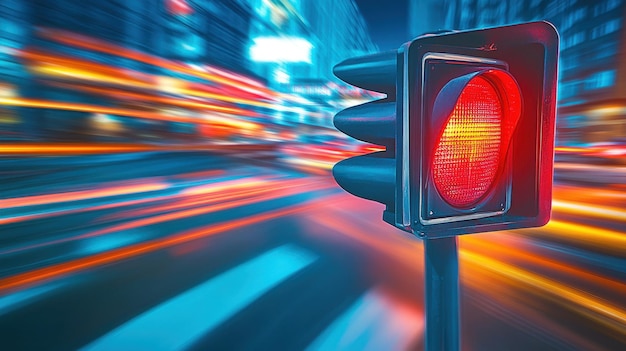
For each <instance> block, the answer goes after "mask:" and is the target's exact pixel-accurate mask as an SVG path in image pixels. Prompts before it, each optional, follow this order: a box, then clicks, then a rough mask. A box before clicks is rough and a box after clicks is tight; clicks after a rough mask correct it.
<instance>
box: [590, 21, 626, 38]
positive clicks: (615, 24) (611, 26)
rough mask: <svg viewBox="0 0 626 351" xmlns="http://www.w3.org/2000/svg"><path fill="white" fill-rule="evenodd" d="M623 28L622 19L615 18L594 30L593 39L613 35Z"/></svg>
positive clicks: (592, 32)
mask: <svg viewBox="0 0 626 351" xmlns="http://www.w3.org/2000/svg"><path fill="white" fill-rule="evenodd" d="M621 26H622V20H621V19H620V18H615V19H612V20H610V21H608V22H605V23H602V24H601V25H599V26H596V27H594V28H593V30H592V31H591V39H596V38H599V37H601V36H603V35H607V34H609V33H613V32H615V31H617V30H619V29H620V28H621Z"/></svg>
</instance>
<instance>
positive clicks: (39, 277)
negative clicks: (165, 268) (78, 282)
mask: <svg viewBox="0 0 626 351" xmlns="http://www.w3.org/2000/svg"><path fill="white" fill-rule="evenodd" d="M335 196H337V195H335ZM333 200H334V197H333V196H327V197H324V198H318V199H316V201H314V202H309V203H304V204H298V205H294V206H291V207H287V208H283V209H279V210H275V211H270V212H265V213H262V214H257V215H252V216H249V217H246V218H240V219H236V220H233V221H229V222H224V223H219V224H213V225H209V226H206V227H202V228H198V229H192V230H189V231H185V232H183V233H179V234H174V235H172V236H168V237H166V238H160V239H155V240H151V241H148V242H144V243H140V244H133V245H129V246H126V247H122V248H118V249H113V250H111V251H108V252H103V253H99V254H95V255H91V256H88V257H84V258H80V259H76V260H72V261H69V262H64V263H60V264H55V265H52V266H48V267H44V268H39V269H35V270H32V271H29V272H25V273H20V274H16V275H14V276H10V277H7V278H3V279H0V294H5V293H9V292H11V291H14V290H17V289H21V288H24V287H27V286H32V285H35V284H40V283H43V282H46V281H49V280H52V279H58V278H60V277H62V276H64V275H68V274H73V273H77V272H80V271H84V270H87V269H91V268H95V267H99V266H102V265H105V264H112V263H115V262H118V261H120V260H125V259H129V258H131V257H136V256H139V255H143V254H147V253H150V252H154V251H156V250H162V249H166V248H169V247H172V246H174V245H179V244H183V243H187V242H191V241H194V240H198V239H202V238H206V237H209V236H212V235H217V234H220V233H224V232H225V231H227V230H233V229H236V228H241V227H245V226H249V225H252V224H257V223H261V222H264V221H269V220H271V219H276V218H279V217H282V216H288V215H292V214H295V213H300V212H303V211H307V210H310V209H312V208H315V207H317V206H319V203H320V201H333Z"/></svg>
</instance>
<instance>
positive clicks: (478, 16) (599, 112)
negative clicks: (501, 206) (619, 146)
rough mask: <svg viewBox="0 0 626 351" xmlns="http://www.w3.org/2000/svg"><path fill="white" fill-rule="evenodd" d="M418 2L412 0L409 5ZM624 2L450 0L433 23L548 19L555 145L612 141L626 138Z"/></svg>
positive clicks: (451, 25) (464, 25)
mask: <svg viewBox="0 0 626 351" xmlns="http://www.w3.org/2000/svg"><path fill="white" fill-rule="evenodd" d="M418 3H421V1H418V0H413V1H412V4H413V5H412V6H413V8H415V7H416V6H417V5H416V4H418ZM624 4H625V1H624V0H599V1H585V0H451V1H447V2H445V9H444V10H443V12H437V11H435V12H434V14H435V15H437V14H439V15H438V19H439V21H442V23H440V24H437V25H436V26H435V27H441V28H445V29H457V30H463V29H473V28H483V27H490V26H498V25H506V24H514V23H520V22H527V21H535V20H547V21H550V22H552V23H553V24H554V25H555V26H556V28H557V30H558V31H559V34H560V39H561V42H560V62H559V110H558V112H559V113H558V117H557V143H558V144H561V145H567V144H585V143H593V142H601V141H611V140H618V139H620V138H624V137H626V62H625V61H626V57H624V52H625V51H624V41H625V36H626V30H624V28H625V27H624V17H625V16H626V6H625V5H624ZM413 11H415V10H413ZM413 16H414V17H416V16H418V15H413ZM421 16H426V15H421ZM412 21H414V20H412Z"/></svg>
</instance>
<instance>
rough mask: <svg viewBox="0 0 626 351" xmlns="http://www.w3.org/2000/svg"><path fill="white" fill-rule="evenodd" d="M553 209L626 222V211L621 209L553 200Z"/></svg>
mask: <svg viewBox="0 0 626 351" xmlns="http://www.w3.org/2000/svg"><path fill="white" fill-rule="evenodd" d="M552 208H553V209H554V210H558V211H560V212H561V213H567V214H576V215H583V216H588V217H596V218H602V219H606V220H613V221H619V222H626V210H624V209H621V208H615V207H609V206H601V205H588V204H584V203H577V202H570V201H562V200H555V199H553V200H552Z"/></svg>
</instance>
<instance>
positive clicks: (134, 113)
mask: <svg viewBox="0 0 626 351" xmlns="http://www.w3.org/2000/svg"><path fill="white" fill-rule="evenodd" d="M0 105H5V106H14V107H32V108H49V109H55V110H64V111H78V112H90V113H104V114H110V115H120V116H127V117H136V118H144V119H153V120H159V121H167V122H181V123H192V124H207V125H215V124H221V125H225V126H229V127H236V128H241V129H248V130H257V129H260V128H261V126H260V125H259V124H256V123H252V122H247V121H241V120H230V119H226V118H220V119H215V118H214V119H211V120H208V119H203V118H198V117H182V116H173V115H165V114H161V113H155V112H147V111H138V110H130V109H124V108H116V107H105V106H98V105H90V104H81V103H72V102H58V101H50V100H38V99H23V98H1V99H0ZM205 108H206V109H212V110H214V111H218V112H229V113H238V109H235V108H230V107H223V106H217V105H215V106H212V107H210V108H209V107H205Z"/></svg>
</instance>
